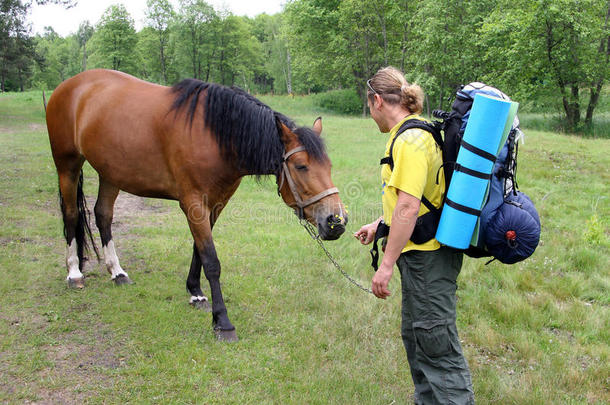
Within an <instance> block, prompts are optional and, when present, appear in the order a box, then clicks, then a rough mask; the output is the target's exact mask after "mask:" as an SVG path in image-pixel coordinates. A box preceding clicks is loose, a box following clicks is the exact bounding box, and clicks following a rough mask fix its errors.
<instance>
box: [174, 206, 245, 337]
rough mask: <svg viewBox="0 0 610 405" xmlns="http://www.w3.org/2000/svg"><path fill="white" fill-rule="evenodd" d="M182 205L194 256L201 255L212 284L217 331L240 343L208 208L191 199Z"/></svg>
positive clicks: (213, 312)
mask: <svg viewBox="0 0 610 405" xmlns="http://www.w3.org/2000/svg"><path fill="white" fill-rule="evenodd" d="M180 206H181V207H182V209H183V211H184V212H185V214H186V216H187V219H188V223H189V227H190V229H191V233H192V234H193V239H194V240H195V253H197V254H199V260H200V261H201V265H202V266H203V271H204V274H205V277H206V278H207V279H208V282H209V283H210V291H211V294H212V324H213V327H214V332H215V333H216V336H217V338H218V339H219V340H223V341H228V342H234V341H237V334H236V333H235V327H234V326H233V324H232V323H231V321H230V320H229V316H228V314H227V307H226V306H225V303H224V298H223V296H222V291H221V289H220V261H219V260H218V256H217V254H216V248H215V246H214V241H213V240H212V226H211V224H210V215H209V214H210V213H209V209H208V208H207V207H206V206H205V205H203V204H201V202H200V201H196V200H191V201H190V202H189V201H188V200H187V201H182V202H181V203H180ZM193 266H197V263H196V261H195V260H193V263H191V269H192V268H193ZM187 285H188V281H187ZM191 293H192V292H191Z"/></svg>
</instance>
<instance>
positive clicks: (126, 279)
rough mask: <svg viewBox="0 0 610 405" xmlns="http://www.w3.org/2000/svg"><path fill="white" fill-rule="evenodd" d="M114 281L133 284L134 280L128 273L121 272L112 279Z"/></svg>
mask: <svg viewBox="0 0 610 405" xmlns="http://www.w3.org/2000/svg"><path fill="white" fill-rule="evenodd" d="M112 281H114V285H125V284H133V281H131V279H130V278H129V277H128V276H127V275H126V274H119V275H118V276H116V277H115V278H113V279H112Z"/></svg>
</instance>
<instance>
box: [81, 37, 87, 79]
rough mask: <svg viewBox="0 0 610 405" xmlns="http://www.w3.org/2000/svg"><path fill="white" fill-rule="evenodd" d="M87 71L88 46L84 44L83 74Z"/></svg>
mask: <svg viewBox="0 0 610 405" xmlns="http://www.w3.org/2000/svg"><path fill="white" fill-rule="evenodd" d="M85 70H87V44H86V43H85V44H83V70H82V71H83V72H84V71H85Z"/></svg>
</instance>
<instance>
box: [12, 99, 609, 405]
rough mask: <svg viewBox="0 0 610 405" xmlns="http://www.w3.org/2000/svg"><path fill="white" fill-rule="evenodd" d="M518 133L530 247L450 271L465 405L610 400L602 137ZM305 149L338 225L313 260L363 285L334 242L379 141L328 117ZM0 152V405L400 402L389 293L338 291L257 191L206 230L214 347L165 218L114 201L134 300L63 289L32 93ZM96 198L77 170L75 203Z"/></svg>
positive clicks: (332, 277) (356, 265)
mask: <svg viewBox="0 0 610 405" xmlns="http://www.w3.org/2000/svg"><path fill="white" fill-rule="evenodd" d="M263 100H264V101H265V102H268V103H269V104H271V105H272V106H273V107H274V108H276V109H277V110H278V111H281V112H283V113H286V114H287V115H289V116H291V117H292V118H294V119H296V121H297V122H298V123H299V124H301V125H310V124H311V123H313V120H314V119H315V118H316V117H317V116H318V115H320V114H319V113H318V111H316V109H315V107H314V106H313V104H312V101H311V99H310V98H307V97H295V98H294V99H292V98H288V97H263ZM524 131H525V133H526V143H525V145H523V146H522V147H521V148H520V158H519V169H518V181H519V185H520V187H521V189H522V190H523V191H525V192H526V193H527V194H529V195H530V196H531V197H532V199H533V201H534V202H535V204H536V206H537V208H538V210H539V213H540V216H541V221H542V230H543V232H542V237H541V244H540V246H539V248H538V250H537V251H536V253H535V254H534V255H533V256H532V257H531V258H530V259H528V260H527V261H525V262H522V263H519V264H516V265H513V266H506V265H502V264H498V263H495V262H494V263H492V264H490V265H488V266H485V265H484V263H485V260H484V259H480V260H474V259H467V260H466V261H465V265H464V267H463V270H462V274H461V275H460V278H459V279H458V283H459V290H458V296H459V303H458V317H459V318H458V327H459V330H460V333H461V339H462V340H463V346H464V349H465V354H466V357H467V359H468V361H469V363H470V367H471V370H472V373H473V382H474V387H475V392H476V398H477V402H478V403H482V404H488V403H489V404H491V403H494V404H495V403H503V404H543V403H544V404H564V403H565V404H603V403H608V402H609V401H610V391H609V388H608V376H609V375H610V369H609V367H608V364H609V358H608V357H609V354H610V349H609V346H608V342H610V336H609V333H610V332H609V331H610V316H609V311H608V307H609V305H610V294H609V291H610V277H609V272H608V269H609V268H610V263H609V257H610V255H609V253H610V252H609V250H610V242H609V224H608V218H610V215H609V201H608V195H609V193H608V184H610V174H609V172H608V168H609V167H610V158H609V157H608V152H609V151H610V141H608V140H607V139H583V138H581V137H575V136H565V135H558V134H553V133H550V132H540V131H535V130H530V129H529V128H528V126H527V125H526V123H524ZM323 135H324V137H325V139H326V143H327V146H328V150H329V154H330V157H331V159H332V162H333V180H334V182H335V184H336V185H337V186H338V187H339V188H340V190H341V196H342V199H343V201H344V202H346V203H347V205H348V206H349V209H350V223H349V225H348V231H347V232H346V235H345V236H344V237H343V238H341V239H340V240H338V241H336V242H329V243H328V244H327V246H328V248H329V249H330V250H331V251H332V253H333V254H334V255H335V256H336V258H337V260H338V261H339V262H340V263H341V264H342V265H343V266H344V267H345V269H346V270H347V271H349V273H350V274H352V275H353V276H354V277H356V278H357V279H359V280H361V281H362V282H363V283H365V284H368V283H369V281H370V278H371V276H372V274H371V270H370V268H369V254H368V250H367V249H366V248H363V247H362V246H360V245H359V244H358V243H357V242H356V241H355V240H354V239H353V238H351V237H350V233H352V232H354V231H355V230H357V229H358V227H359V226H360V225H361V224H363V223H365V222H368V221H370V220H372V219H374V218H375V217H376V216H377V215H378V214H379V213H380V209H381V205H380V201H379V192H378V190H379V184H378V183H379V178H378V177H379V167H378V164H377V162H378V160H377V158H378V157H379V154H380V153H381V152H380V151H381V149H382V148H383V145H385V135H380V134H379V133H378V131H377V129H376V126H375V124H374V123H373V121H372V120H370V119H368V120H366V119H361V118H349V117H343V116H325V117H324V133H323ZM0 146H1V147H0V269H1V273H0V402H2V403H5V402H6V403H23V402H28V401H40V402H45V403H77V402H78V403H81V402H85V403H124V402H132V403H202V404H203V403H206V404H207V403H235V404H243V403H253V404H254V403H256V404H258V403H274V404H275V403H295V404H301V403H308V404H323V403H333V404H348V403H349V404H352V403H358V404H390V403H396V404H406V403H410V398H411V395H412V392H413V386H412V384H411V382H410V376H409V371H408V365H407V361H406V355H405V353H404V348H403V346H402V342H401V340H400V332H399V324H400V289H399V280H398V277H396V276H395V277H394V278H393V280H392V282H391V284H390V289H391V290H392V292H393V295H392V296H391V297H390V298H389V299H388V300H387V301H381V300H377V299H375V298H373V297H372V296H369V295H365V294H364V293H363V292H361V291H360V290H358V289H356V288H354V287H353V286H351V285H350V284H348V282H347V281H346V280H345V279H343V278H342V277H341V275H340V274H339V273H338V272H337V271H336V270H335V269H334V268H333V267H332V265H331V264H330V263H329V262H328V261H327V259H326V258H325V256H324V254H323V253H322V252H321V251H320V250H319V249H318V248H317V246H316V245H315V244H314V242H313V241H312V240H311V239H310V238H309V236H308V235H307V234H306V233H305V231H304V230H303V229H302V228H301V227H300V226H299V225H298V221H297V219H296V218H295V217H294V215H293V214H292V213H291V212H290V210H289V209H288V208H287V207H285V206H284V205H283V203H282V202H281V199H280V198H278V197H277V194H276V192H275V183H274V182H273V181H272V180H271V179H269V180H266V181H263V182H262V183H261V184H258V183H256V182H255V181H254V180H253V179H246V180H245V181H244V182H243V183H242V185H241V186H240V188H239V190H238V191H237V193H236V194H235V196H234V197H233V198H232V200H231V202H230V204H229V206H228V207H227V208H226V209H225V211H224V212H223V214H222V216H221V217H220V219H219V222H218V223H217V225H216V228H215V242H216V247H217V251H218V255H219V258H220V260H221V263H222V266H223V274H222V277H221V281H222V284H223V292H224V294H225V298H226V302H227V307H228V310H229V315H230V317H231V320H232V321H233V323H234V324H235V325H236V327H237V332H238V335H239V337H240V341H239V342H238V343H236V344H223V343H219V342H217V341H216V339H215V337H214V334H213V332H212V330H211V315H210V314H209V313H205V312H199V311H196V310H194V309H192V308H190V307H189V306H188V304H187V302H188V295H187V294H186V291H185V287H184V283H185V278H186V274H187V272H188V266H189V263H190V254H191V246H192V239H191V237H190V235H189V231H188V227H187V224H186V220H185V218H184V216H183V215H182V213H181V212H180V210H179V208H178V206H177V204H176V203H174V202H166V201H159V200H142V201H140V200H135V199H133V198H132V199H129V198H125V196H121V197H120V198H121V199H122V201H124V202H125V201H127V203H129V202H131V203H133V202H134V201H137V203H136V204H137V205H136V207H135V208H134V207H133V206H131V208H130V206H129V204H127V203H124V205H123V206H122V207H123V210H121V209H120V208H121V207H119V209H117V212H116V215H115V228H114V235H115V238H114V239H115V242H116V245H117V250H118V253H119V256H120V259H121V263H122V265H123V267H124V268H125V269H126V270H127V271H128V272H129V274H130V276H131V277H132V278H133V279H134V281H135V282H136V284H134V285H132V286H129V287H125V288H116V287H114V286H113V285H112V284H111V282H110V281H109V276H108V275H107V273H106V272H105V270H102V265H101V264H98V263H97V262H95V261H92V262H90V266H89V268H88V269H87V288H86V289H85V290H83V291H73V290H69V289H67V287H66V285H65V280H64V279H65V265H64V254H65V243H64V241H63V237H62V225H61V219H60V213H59V208H58V198H57V178H56V174H55V171H54V165H53V162H52V159H51V155H50V150H49V144H48V139H47V136H46V130H45V127H44V113H43V110H42V102H41V97H40V94H38V93H25V94H3V95H0ZM96 189H97V178H96V176H95V173H94V172H93V170H92V169H91V168H90V167H88V166H86V170H85V192H86V194H87V195H88V196H89V197H91V199H90V202H91V205H92V204H93V201H94V198H95V192H96ZM120 201H121V200H120ZM91 205H90V206H91ZM204 286H205V288H204V291H205V290H207V285H205V283H204Z"/></svg>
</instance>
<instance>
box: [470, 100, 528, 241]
mask: <svg viewBox="0 0 610 405" xmlns="http://www.w3.org/2000/svg"><path fill="white" fill-rule="evenodd" d="M518 109H519V103H516V102H514V101H513V102H512V103H511V105H510V109H509V110H508V117H507V118H506V124H505V125H504V132H503V133H502V139H501V140H500V145H499V147H498V153H496V156H497V158H496V159H497V160H496V163H495V164H494V167H493V168H492V173H498V170H500V168H501V167H503V166H504V163H505V161H506V158H507V157H508V146H507V145H506V141H507V140H508V135H509V133H510V131H511V130H512V129H513V127H517V126H519V119H518V118H516V117H517V110H518ZM492 189H493V191H492ZM483 201H484V204H483V209H482V213H481V216H480V217H479V218H478V219H477V223H476V225H475V228H474V232H473V234H472V239H471V241H470V245H471V246H476V247H478V248H484V247H485V246H484V244H483V236H482V235H481V227H482V226H483V227H484V226H486V225H487V223H486V221H485V219H486V218H488V217H489V216H490V213H495V211H496V210H497V209H498V207H499V206H500V205H502V203H503V202H504V181H498V180H497V179H495V181H494V179H493V178H492V181H490V182H489V184H488V185H487V190H486V192H485V197H483Z"/></svg>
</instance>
